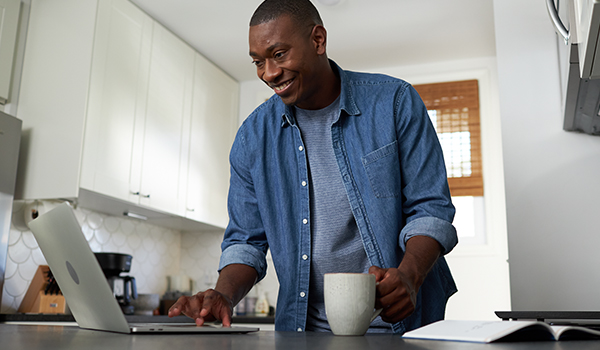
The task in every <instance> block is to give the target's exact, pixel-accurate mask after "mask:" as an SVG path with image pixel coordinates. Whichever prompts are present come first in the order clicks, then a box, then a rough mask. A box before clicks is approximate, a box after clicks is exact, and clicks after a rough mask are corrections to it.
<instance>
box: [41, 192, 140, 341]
mask: <svg viewBox="0 0 600 350" xmlns="http://www.w3.org/2000/svg"><path fill="white" fill-rule="evenodd" d="M29 227H30V228H31V231H32V232H33V235H34V236H35V239H36V240H37V242H38V245H39V246H40V249H41V250H42V253H43V254H44V257H45V258H46V261H47V262H48V265H50V269H51V270H52V274H53V275H54V277H55V278H56V282H57V283H58V286H59V287H60V290H61V291H62V293H63V295H64V296H65V298H66V300H67V302H68V304H69V308H70V309H71V312H72V313H73V317H74V318H75V321H77V323H78V325H79V327H81V328H89V329H98V330H105V331H113V332H120V333H129V332H130V329H129V325H128V324H127V320H126V319H125V316H124V315H123V312H122V311H121V308H120V307H119V304H118V303H117V300H116V299H115V297H114V296H113V293H112V291H111V290H110V286H109V285H108V282H107V281H106V277H105V276H104V273H103V272H102V269H101V268H100V265H99V264H98V261H97V260H96V257H95V256H94V253H93V252H92V249H91V248H90V245H89V244H88V242H87V241H86V239H85V236H84V235H83V232H82V231H81V226H80V225H79V222H78V221H77V218H76V217H75V213H74V212H73V209H72V208H71V207H70V206H69V205H68V204H67V203H62V204H60V205H59V206H57V207H56V208H54V209H52V210H50V211H48V212H47V213H45V214H43V215H40V216H39V217H38V218H37V219H35V220H33V221H31V222H30V223H29Z"/></svg>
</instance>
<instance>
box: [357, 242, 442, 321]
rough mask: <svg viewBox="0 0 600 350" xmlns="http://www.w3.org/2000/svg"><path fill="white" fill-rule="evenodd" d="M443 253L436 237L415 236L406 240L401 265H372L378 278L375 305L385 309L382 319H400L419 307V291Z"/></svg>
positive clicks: (371, 270)
mask: <svg viewBox="0 0 600 350" xmlns="http://www.w3.org/2000/svg"><path fill="white" fill-rule="evenodd" d="M441 254H442V246H441V245H440V244H439V243H438V242H437V241H436V240H434V239H433V238H430V237H427V236H415V237H412V238H411V239H409V240H408V241H407V242H406V252H405V254H404V257H403V258H402V262H401V263H400V266H398V268H388V269H382V268H380V267H377V266H371V267H370V268H369V273H370V274H373V275H375V280H376V281H377V296H376V299H375V308H377V309H379V308H382V309H383V310H382V311H381V319H382V320H384V321H385V322H388V323H396V322H400V321H402V320H403V319H405V318H407V317H408V316H410V314H412V313H413V312H414V311H415V307H416V305H417V292H418V291H419V288H421V284H423V281H424V280H425V277H426V276H427V274H428V273H429V270H431V268H432V267H433V265H434V264H435V262H436V261H437V259H438V257H439V256H440V255H441Z"/></svg>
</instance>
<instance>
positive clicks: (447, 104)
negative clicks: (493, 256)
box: [414, 80, 486, 245]
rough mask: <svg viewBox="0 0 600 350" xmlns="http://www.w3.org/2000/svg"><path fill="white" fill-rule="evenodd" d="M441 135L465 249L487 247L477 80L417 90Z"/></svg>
mask: <svg viewBox="0 0 600 350" xmlns="http://www.w3.org/2000/svg"><path fill="white" fill-rule="evenodd" d="M414 87H415V89H416V90H417V92H418V93H419V95H420V96H421V99H423V102H424V103H425V106H426V107H427V110H428V112H429V117H430V118H431V121H432V122H433V126H434V127H435V129H436V132H437V133H438V138H439V140H440V144H441V145H442V151H443V152H444V161H445V162H446V172H447V173H448V186H449V187H450V193H451V195H452V202H453V203H454V206H455V207H456V216H455V217H454V226H455V227H456V229H457V233H458V236H459V239H460V242H461V245H481V244H485V243H486V236H485V222H484V201H483V173H482V163H481V127H480V121H479V87H478V82H477V80H465V81H453V82H445V83H434V84H423V85H415V86H414Z"/></svg>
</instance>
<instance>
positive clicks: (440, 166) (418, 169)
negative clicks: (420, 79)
mask: <svg viewBox="0 0 600 350" xmlns="http://www.w3.org/2000/svg"><path fill="white" fill-rule="evenodd" d="M396 115H397V116H398V120H397V134H398V140H399V143H400V146H399V150H400V164H401V173H402V197H403V206H402V208H403V212H404V216H405V218H406V224H405V226H404V228H403V229H402V230H401V231H400V237H399V238H400V239H399V244H400V247H401V248H402V249H403V250H406V242H407V241H408V240H409V239H410V238H412V237H414V236H418V235H423V236H429V237H431V238H433V239H435V240H437V241H438V242H439V243H440V245H441V246H442V247H443V249H444V251H443V253H444V254H447V253H449V252H450V251H451V250H452V249H453V248H454V246H456V244H457V243H458V237H457V235H456V229H455V228H454V226H453V225H452V221H453V219H454V213H455V209H454V205H452V199H451V197H450V190H449V188H448V179H447V175H446V166H445V164H444V157H443V153H442V148H441V146H440V143H439V140H438V137H437V133H436V131H435V129H434V127H433V124H432V123H431V119H430V118H429V115H428V112H427V108H426V107H425V104H424V103H423V101H422V100H421V98H420V97H419V95H418V93H417V92H416V90H415V89H414V88H413V87H412V86H410V85H409V84H407V85H406V87H405V89H404V90H403V91H402V92H401V93H399V95H398V98H397V104H396Z"/></svg>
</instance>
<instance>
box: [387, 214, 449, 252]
mask: <svg viewBox="0 0 600 350" xmlns="http://www.w3.org/2000/svg"><path fill="white" fill-rule="evenodd" d="M414 236H428V237H431V238H433V239H435V240H436V241H438V242H439V243H440V245H441V246H442V248H443V249H444V251H443V252H442V254H448V253H450V251H451V250H452V249H453V248H454V247H455V246H456V244H457V243H458V236H457V235H456V229H455V228H454V226H453V225H452V224H451V223H449V222H448V221H446V220H443V219H440V218H436V217H433V216H427V217H420V218H417V219H414V220H412V221H410V222H409V223H408V224H406V226H404V228H403V229H402V231H401V232H400V239H399V242H400V248H402V250H403V251H406V242H407V241H408V240H409V239H411V238H412V237H414Z"/></svg>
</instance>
